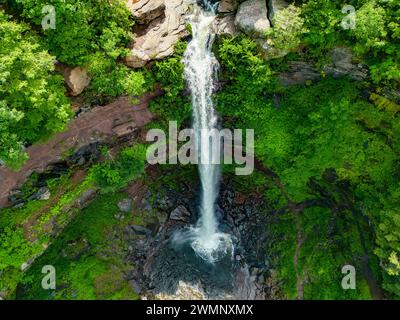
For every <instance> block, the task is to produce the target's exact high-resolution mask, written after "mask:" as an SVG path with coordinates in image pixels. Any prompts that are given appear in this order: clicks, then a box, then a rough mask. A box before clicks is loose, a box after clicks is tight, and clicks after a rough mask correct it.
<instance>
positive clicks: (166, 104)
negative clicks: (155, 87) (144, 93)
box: [150, 41, 191, 130]
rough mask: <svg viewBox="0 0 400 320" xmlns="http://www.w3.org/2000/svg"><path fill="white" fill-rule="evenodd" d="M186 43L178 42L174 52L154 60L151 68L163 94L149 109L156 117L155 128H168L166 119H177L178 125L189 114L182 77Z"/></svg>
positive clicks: (189, 108) (188, 104)
mask: <svg viewBox="0 0 400 320" xmlns="http://www.w3.org/2000/svg"><path fill="white" fill-rule="evenodd" d="M186 46H187V43H186V42H183V41H181V42H178V43H177V44H176V46H175V53H174V54H173V55H172V56H171V57H169V58H167V59H165V60H162V61H158V62H156V64H155V66H154V67H153V69H152V72H153V75H154V81H155V82H157V83H159V84H161V86H162V89H163V90H164V92H165V94H164V95H163V96H162V97H160V98H158V99H156V100H155V101H153V102H152V103H151V105H150V109H151V111H152V112H153V113H154V114H155V115H156V116H157V117H158V119H157V120H158V121H157V124H154V126H156V127H157V128H160V127H161V128H164V129H165V130H166V129H167V128H168V121H177V122H178V126H180V124H182V122H183V121H184V120H186V119H187V118H188V117H189V116H190V110H191V106H190V103H189V99H188V97H187V96H184V95H183V91H184V88H185V81H184V77H183V70H184V65H183V63H182V59H183V53H184V52H185V49H186Z"/></svg>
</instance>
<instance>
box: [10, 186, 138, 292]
mask: <svg viewBox="0 0 400 320" xmlns="http://www.w3.org/2000/svg"><path fill="white" fill-rule="evenodd" d="M125 197H126V195H125V194H123V193H118V194H107V195H100V196H99V197H98V198H96V199H95V200H94V201H93V202H92V203H91V204H90V205H89V206H88V207H87V208H85V209H84V210H82V212H79V213H78V216H77V217H76V219H74V220H73V221H72V222H71V223H70V224H69V225H68V226H67V227H66V229H65V230H64V232H63V233H62V235H61V236H60V237H58V238H57V239H56V240H55V241H54V242H53V243H52V244H51V245H50V246H49V248H48V249H47V250H46V252H45V253H44V254H43V255H42V256H41V257H39V258H38V259H37V260H36V261H35V262H34V264H33V265H32V267H31V268H30V269H29V270H28V272H27V273H26V274H25V276H24V279H23V283H24V286H23V287H22V289H23V290H21V291H19V295H18V296H17V298H18V299H32V298H34V299H74V300H82V299H84V300H86V299H87V300H93V299H137V298H138V297H137V295H136V294H135V293H134V292H133V291H132V289H131V288H130V285H129V283H128V282H127V281H126V280H125V279H124V272H125V270H126V268H128V266H127V265H126V264H125V263H124V258H125V254H126V248H125V247H124V246H121V241H120V239H118V238H113V236H112V235H113V234H114V232H113V230H116V232H115V234H123V232H121V230H122V229H120V228H124V224H125V222H118V220H116V219H115V218H114V215H115V214H117V213H118V212H119V210H118V206H117V203H118V202H119V201H120V200H122V199H124V198H125ZM47 264H51V265H53V266H54V267H55V268H56V270H57V273H56V277H57V278H56V280H57V289H56V290H55V291H49V290H43V289H42V287H41V279H42V277H43V274H42V273H41V269H42V267H43V265H47Z"/></svg>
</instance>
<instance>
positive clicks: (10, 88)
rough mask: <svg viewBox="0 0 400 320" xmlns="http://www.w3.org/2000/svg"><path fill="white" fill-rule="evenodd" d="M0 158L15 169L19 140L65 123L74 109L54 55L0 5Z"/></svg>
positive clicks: (27, 141)
mask: <svg viewBox="0 0 400 320" xmlns="http://www.w3.org/2000/svg"><path fill="white" fill-rule="evenodd" d="M0 38H1V47H0V142H1V143H0V159H2V160H3V161H5V163H6V164H7V165H8V166H10V167H12V168H14V169H18V168H19V167H21V165H22V164H23V163H24V161H26V159H27V155H26V154H25V152H24V151H23V148H22V147H23V145H25V144H31V143H34V142H36V141H38V140H40V139H43V138H46V137H48V136H50V135H51V134H53V133H55V132H58V131H61V130H63V129H64V127H65V124H66V122H67V121H68V120H69V119H70V117H71V116H72V111H71V108H70V105H69V102H68V100H67V98H66V97H65V95H64V91H65V88H64V86H63V80H62V77H60V76H56V75H53V74H52V73H53V71H54V63H53V61H54V57H52V56H50V55H49V54H48V53H47V52H46V51H45V50H44V49H43V48H42V47H41V45H40V43H39V39H38V38H37V37H36V36H35V35H34V34H33V33H32V32H30V31H29V29H28V27H27V26H26V25H25V24H20V23H16V22H12V21H10V20H9V18H8V17H7V16H6V15H5V14H4V13H3V12H2V11H0Z"/></svg>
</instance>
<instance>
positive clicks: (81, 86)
mask: <svg viewBox="0 0 400 320" xmlns="http://www.w3.org/2000/svg"><path fill="white" fill-rule="evenodd" d="M56 69H57V70H58V71H59V72H60V73H61V74H62V75H63V76H64V79H65V83H66V84H67V86H68V88H69V93H70V94H71V95H72V96H78V95H80V94H81V93H82V92H83V90H85V88H86V87H87V86H88V85H89V84H90V77H89V76H88V74H87V71H86V69H84V68H81V67H76V68H69V67H65V66H63V65H61V64H58V65H57V66H56Z"/></svg>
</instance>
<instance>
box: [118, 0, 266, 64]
mask: <svg viewBox="0 0 400 320" xmlns="http://www.w3.org/2000/svg"><path fill="white" fill-rule="evenodd" d="M195 2H196V1H195V0H128V2H127V5H128V8H129V9H130V11H131V12H132V15H133V16H134V17H135V18H136V22H137V23H136V27H135V30H134V34H135V40H134V41H133V43H132V44H131V46H130V50H131V53H130V54H129V55H128V57H126V63H127V65H128V66H130V67H133V68H141V67H143V66H145V65H146V64H147V63H148V62H150V61H152V60H159V59H163V58H165V57H168V56H170V55H172V54H173V53H174V46H175V45H176V43H177V42H178V41H179V40H180V39H182V38H185V37H187V36H189V35H190V33H189V31H188V29H187V27H186V26H187V17H188V15H189V14H190V13H191V12H192V10H193V5H194V4H195ZM218 13H219V18H218V19H217V21H216V25H215V28H216V33H217V34H219V35H235V34H237V33H238V29H239V30H241V31H243V32H246V33H248V34H250V35H259V36H260V35H262V34H263V32H264V31H265V29H267V28H269V27H270V22H269V20H268V8H267V2H266V1H265V0H247V1H243V0H221V1H220V3H219V6H218Z"/></svg>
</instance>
